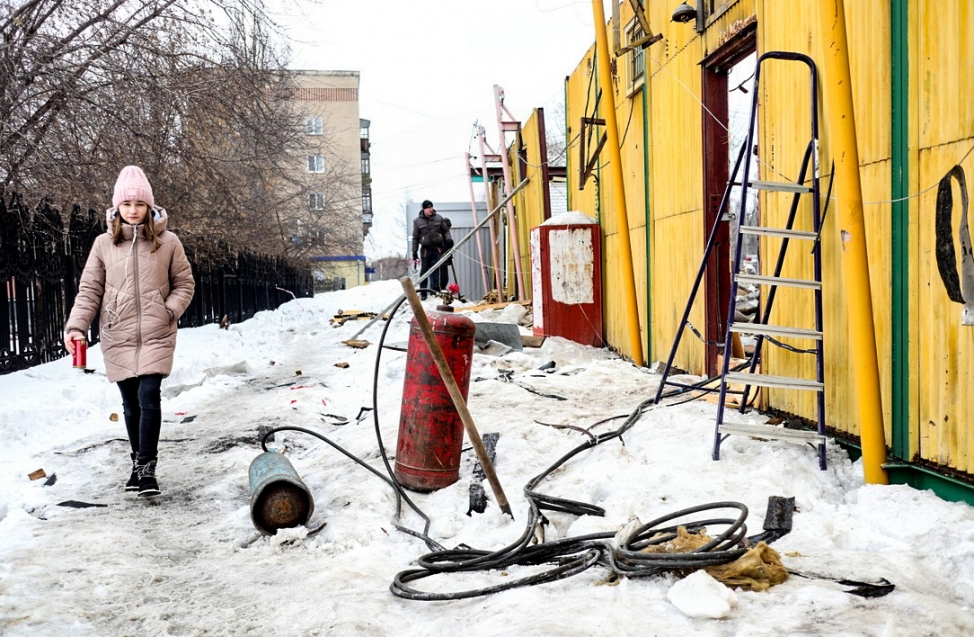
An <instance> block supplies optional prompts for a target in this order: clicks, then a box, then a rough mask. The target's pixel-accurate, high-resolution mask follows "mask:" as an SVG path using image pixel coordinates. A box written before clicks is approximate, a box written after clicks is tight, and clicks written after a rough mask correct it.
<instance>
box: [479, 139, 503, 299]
mask: <svg viewBox="0 0 974 637" xmlns="http://www.w3.org/2000/svg"><path fill="white" fill-rule="evenodd" d="M486 134H487V131H486V129H485V128H484V127H483V126H481V127H480V129H479V130H478V131H477V138H478V140H479V141H480V174H481V175H483V177H484V199H485V200H486V201H487V206H488V207H489V206H490V185H489V184H490V182H489V181H488V180H487V156H486V155H485V154H484V147H485V146H486V140H485V139H484V136H485V135H486ZM490 245H491V257H492V258H493V259H494V280H495V282H496V283H497V301H498V302H500V301H502V300H503V298H504V296H503V293H502V292H501V291H502V290H503V289H504V281H503V280H502V278H501V271H502V270H503V268H501V257H500V246H499V245H498V241H497V230H496V229H494V222H493V221H491V222H490Z"/></svg>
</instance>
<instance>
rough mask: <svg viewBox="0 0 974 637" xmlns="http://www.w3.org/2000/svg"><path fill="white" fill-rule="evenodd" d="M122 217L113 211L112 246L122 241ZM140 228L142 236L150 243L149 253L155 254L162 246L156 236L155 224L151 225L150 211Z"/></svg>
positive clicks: (150, 210)
mask: <svg viewBox="0 0 974 637" xmlns="http://www.w3.org/2000/svg"><path fill="white" fill-rule="evenodd" d="M122 223H124V222H123V221H122V215H121V213H119V212H118V211H117V210H116V211H115V218H114V219H112V244H113V245H118V244H120V243H121V242H122V241H123V240H124V239H123V238H122ZM139 225H140V226H141V227H142V236H143V237H145V238H146V239H148V240H149V241H151V242H152V250H150V252H155V251H156V250H158V249H159V247H160V246H161V245H162V241H160V240H159V235H158V234H156V224H155V223H153V219H152V209H151V208H150V209H149V212H147V213H146V215H145V220H143V221H142V223H140V224H139Z"/></svg>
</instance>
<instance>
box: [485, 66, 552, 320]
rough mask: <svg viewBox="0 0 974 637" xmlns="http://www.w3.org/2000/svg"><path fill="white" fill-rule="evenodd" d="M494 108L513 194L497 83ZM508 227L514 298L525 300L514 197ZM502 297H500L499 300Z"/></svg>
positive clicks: (509, 202)
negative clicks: (514, 277) (513, 276)
mask: <svg viewBox="0 0 974 637" xmlns="http://www.w3.org/2000/svg"><path fill="white" fill-rule="evenodd" d="M494 110H495V111H497V134H498V135H500V143H501V146H500V149H499V152H500V156H501V167H502V168H503V170H504V190H505V191H506V194H508V195H512V194H513V193H512V192H511V183H512V182H511V179H512V177H511V166H510V165H509V164H508V159H509V156H508V154H507V138H506V136H505V135H504V116H503V115H502V114H501V112H502V110H504V89H502V88H501V87H500V86H498V85H497V84H495V85H494ZM542 187H544V188H547V187H548V184H543V186H542ZM507 229H508V230H509V231H510V234H511V252H513V253H514V274H515V276H516V277H517V286H516V287H517V289H516V290H515V291H514V298H516V299H517V300H518V301H522V300H524V274H523V273H522V272H521V247H520V242H519V240H518V236H517V220H516V219H515V217H514V198H513V197H508V198H507ZM499 300H500V299H498V301H499Z"/></svg>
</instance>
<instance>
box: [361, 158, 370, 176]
mask: <svg viewBox="0 0 974 637" xmlns="http://www.w3.org/2000/svg"><path fill="white" fill-rule="evenodd" d="M371 163H372V162H371V161H370V160H369V158H368V157H363V158H362V174H363V175H369V174H372V170H371V168H370V165H371Z"/></svg>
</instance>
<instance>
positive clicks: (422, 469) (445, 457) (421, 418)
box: [395, 305, 476, 491]
mask: <svg viewBox="0 0 974 637" xmlns="http://www.w3.org/2000/svg"><path fill="white" fill-rule="evenodd" d="M427 316H428V317H429V321H430V325H431V326H432V328H433V335H434V337H435V338H436V342H437V343H439V345H440V349H441V350H443V356H444V357H446V361H447V365H448V366H449V368H450V371H451V372H453V377H454V378H455V379H456V381H457V386H458V387H459V389H460V393H461V394H462V395H463V398H464V400H466V399H467V390H468V389H469V388H470V366H471V362H472V361H473V344H474V334H475V332H476V326H475V325H474V322H473V321H471V320H470V319H469V318H467V317H465V316H459V315H457V314H454V313H453V308H452V307H450V306H448V305H440V306H438V307H437V311H436V312H430V313H429V314H427ZM462 444H463V421H462V420H461V419H460V414H458V413H457V410H456V407H454V406H453V401H452V400H451V399H450V392H449V391H447V389H446V385H444V384H443V379H442V378H441V377H440V372H439V370H438V369H437V367H436V361H434V360H433V356H432V354H430V351H429V347H428V346H427V345H426V339H425V338H423V332H422V331H421V330H420V329H419V324H418V323H417V322H416V319H415V318H413V320H412V321H411V322H410V329H409V345H408V349H407V354H406V380H405V382H404V383H403V388H402V414H401V416H400V418H399V441H398V443H397V445H396V465H395V474H396V481H397V482H399V484H401V485H402V486H404V487H406V488H407V489H412V490H414V491H433V490H435V489H441V488H443V487H446V486H449V485H451V484H453V483H454V482H456V481H457V480H458V479H459V477H460V448H461V446H462Z"/></svg>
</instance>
